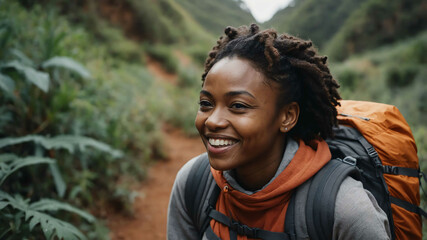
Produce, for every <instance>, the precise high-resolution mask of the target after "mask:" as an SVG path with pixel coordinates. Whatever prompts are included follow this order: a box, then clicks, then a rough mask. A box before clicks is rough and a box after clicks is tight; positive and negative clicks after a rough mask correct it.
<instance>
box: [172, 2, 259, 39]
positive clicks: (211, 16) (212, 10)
mask: <svg viewBox="0 0 427 240" xmlns="http://www.w3.org/2000/svg"><path fill="white" fill-rule="evenodd" d="M177 3H178V4H180V5H181V6H182V7H183V8H184V9H185V10H186V11H187V12H188V13H189V14H190V15H191V16H192V17H194V19H195V20H196V21H197V22H198V23H199V24H200V25H202V26H203V28H204V29H205V30H206V31H209V32H210V33H212V34H214V35H215V36H217V35H219V34H222V33H223V31H224V28H225V27H226V26H240V25H247V24H250V23H253V22H256V20H255V19H254V17H253V16H252V14H251V13H250V12H249V10H248V9H247V8H246V5H245V4H244V3H243V1H241V0H217V1H210V0H177Z"/></svg>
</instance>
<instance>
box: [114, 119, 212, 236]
mask: <svg viewBox="0 0 427 240" xmlns="http://www.w3.org/2000/svg"><path fill="white" fill-rule="evenodd" d="M163 133H164V139H165V145H166V146H165V147H166V151H167V153H168V158H167V159H165V160H164V161H158V162H156V163H155V164H154V165H153V166H152V167H151V169H150V170H149V173H148V177H147V178H146V179H145V181H144V182H143V183H142V186H141V188H140V189H137V191H138V192H140V193H141V194H142V195H143V197H142V198H137V199H136V200H135V202H134V216H133V217H126V216H123V215H111V216H109V217H108V225H109V228H110V230H111V233H110V236H111V239H112V240H139V239H143V240H157V239H166V221H167V208H168V203H169V196H170V191H171V189H172V185H173V182H174V180H175V176H176V173H177V172H178V170H179V169H180V168H181V167H182V166H183V165H184V164H185V163H186V162H187V161H188V160H190V159H191V158H192V157H194V156H197V155H198V154H200V153H202V152H204V151H205V147H204V146H203V144H202V141H201V140H200V138H199V137H187V136H186V135H185V134H184V133H183V132H182V131H180V130H177V129H173V128H170V127H165V128H164V130H163Z"/></svg>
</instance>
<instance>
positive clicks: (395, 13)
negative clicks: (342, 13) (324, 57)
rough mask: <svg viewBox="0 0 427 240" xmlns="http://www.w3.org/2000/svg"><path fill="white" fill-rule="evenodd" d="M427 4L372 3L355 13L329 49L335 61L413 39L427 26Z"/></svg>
mask: <svg viewBox="0 0 427 240" xmlns="http://www.w3.org/2000/svg"><path fill="white" fill-rule="evenodd" d="M426 11H427V4H426V3H425V1H422V0H415V1H404V0H399V1H393V2H389V1H384V0H369V1H367V2H366V3H364V4H362V5H361V7H360V8H359V9H356V10H354V12H353V13H352V15H351V16H350V17H349V18H348V20H347V21H346V22H345V23H344V24H343V25H342V27H341V31H340V32H338V33H337V34H336V35H335V36H334V37H333V38H331V40H330V42H329V43H328V45H327V46H326V48H325V49H326V50H325V51H326V53H328V54H329V55H330V56H331V57H332V58H334V59H337V60H343V59H345V58H347V57H348V56H350V55H351V54H354V53H361V52H363V51H366V50H368V49H373V48H375V47H378V46H381V45H383V44H389V43H393V42H396V41H399V40H402V39H405V38H407V37H409V36H413V35H415V34H417V33H420V32H421V31H423V30H425V29H426V27H427V17H426V15H425V12H426Z"/></svg>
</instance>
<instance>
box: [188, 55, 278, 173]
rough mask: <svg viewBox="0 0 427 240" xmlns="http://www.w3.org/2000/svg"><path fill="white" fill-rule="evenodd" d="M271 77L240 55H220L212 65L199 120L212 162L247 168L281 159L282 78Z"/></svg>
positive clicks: (217, 165) (254, 169) (224, 167)
mask: <svg viewBox="0 0 427 240" xmlns="http://www.w3.org/2000/svg"><path fill="white" fill-rule="evenodd" d="M266 81H268V80H267V79H266V78H265V76H264V74H262V73H261V72H259V71H257V70H256V69H255V68H253V67H252V65H251V64H250V62H249V61H247V60H245V59H241V58H237V57H233V58H224V59H222V60H220V61H219V62H218V63H216V64H215V65H214V66H213V67H212V69H211V70H210V71H209V73H208V75H207V76H206V79H205V82H204V85H203V88H202V90H201V92H200V108H199V111H198V113H197V116H196V121H195V123H196V127H197V130H198V131H199V133H200V136H201V138H202V140H203V143H204V144H205V147H206V149H207V152H208V155H209V159H210V164H211V166H212V167H213V168H215V169H217V170H230V169H236V170H237V171H238V172H239V170H241V171H245V172H246V173H248V172H257V171H262V169H264V168H268V167H269V166H271V164H272V163H277V162H279V163H280V161H281V159H282V154H283V151H284V145H285V138H284V133H283V132H281V126H282V123H283V121H284V120H286V119H285V118H286V113H282V112H283V111H282V110H280V109H278V108H277V104H276V103H277V99H278V95H279V93H278V92H279V91H278V90H277V88H278V84H277V83H275V82H270V83H269V84H267V83H266ZM273 165H274V164H273Z"/></svg>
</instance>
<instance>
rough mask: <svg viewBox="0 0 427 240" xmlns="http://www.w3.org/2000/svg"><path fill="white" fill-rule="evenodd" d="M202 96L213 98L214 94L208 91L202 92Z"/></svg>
mask: <svg viewBox="0 0 427 240" xmlns="http://www.w3.org/2000/svg"><path fill="white" fill-rule="evenodd" d="M200 95H206V96H208V97H212V94H211V93H210V92H208V91H206V90H202V91H200Z"/></svg>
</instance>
